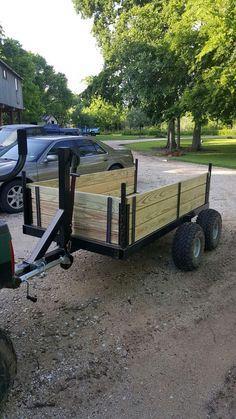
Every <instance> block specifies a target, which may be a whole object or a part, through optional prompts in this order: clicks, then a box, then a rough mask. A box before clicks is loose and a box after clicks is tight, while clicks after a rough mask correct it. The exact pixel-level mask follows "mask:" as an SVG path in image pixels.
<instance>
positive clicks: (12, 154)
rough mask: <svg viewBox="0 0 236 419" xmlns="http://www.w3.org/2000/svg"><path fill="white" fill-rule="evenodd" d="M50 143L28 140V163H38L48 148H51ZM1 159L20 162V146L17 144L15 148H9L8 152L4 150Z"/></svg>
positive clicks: (0, 154) (0, 153)
mask: <svg viewBox="0 0 236 419" xmlns="http://www.w3.org/2000/svg"><path fill="white" fill-rule="evenodd" d="M49 144H50V143H49V142H48V141H44V140H38V139H37V140H36V139H35V140H33V139H28V140H27V147H28V154H27V158H26V161H28V162H29V161H30V162H33V161H36V160H38V158H39V157H40V156H41V154H42V153H43V152H44V150H45V149H46V147H47V146H49ZM0 159H4V160H5V159H6V160H18V145H17V144H15V145H14V146H13V147H11V148H8V150H7V151H6V150H3V151H1V152H0Z"/></svg>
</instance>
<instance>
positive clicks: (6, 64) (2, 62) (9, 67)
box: [0, 59, 23, 80]
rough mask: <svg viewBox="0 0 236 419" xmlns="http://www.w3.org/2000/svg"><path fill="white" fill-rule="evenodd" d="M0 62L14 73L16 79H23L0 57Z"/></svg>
mask: <svg viewBox="0 0 236 419" xmlns="http://www.w3.org/2000/svg"><path fill="white" fill-rule="evenodd" d="M0 64H2V65H3V66H4V67H6V68H7V69H8V70H9V71H11V73H13V74H15V76H17V77H18V79H20V80H23V78H22V77H21V76H19V74H18V73H17V72H16V71H15V70H13V69H12V68H11V67H10V66H9V65H8V64H6V63H5V62H4V61H3V60H1V59H0Z"/></svg>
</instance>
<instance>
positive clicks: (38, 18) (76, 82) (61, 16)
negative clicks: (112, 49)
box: [0, 0, 103, 93]
mask: <svg viewBox="0 0 236 419" xmlns="http://www.w3.org/2000/svg"><path fill="white" fill-rule="evenodd" d="M0 24H1V25H2V27H3V30H4V32H5V36H6V37H8V38H13V39H15V40H17V41H19V42H20V44H21V45H22V47H23V48H24V49H25V50H27V51H31V52H33V53H35V54H39V55H41V56H42V57H44V58H45V59H46V61H47V63H48V64H49V65H52V66H53V67H54V69H55V71H56V72H61V73H64V74H65V76H66V78H67V80H68V87H69V89H71V90H72V92H73V93H81V92H82V91H83V90H84V89H85V87H86V84H85V83H84V82H83V79H84V78H85V77H87V76H91V75H96V74H98V73H99V72H100V71H101V69H102V65H103V59H102V56H101V53H100V51H99V48H98V47H97V45H96V40H95V38H94V37H93V36H92V34H91V28H92V21H90V20H83V19H81V17H80V16H79V15H78V14H76V12H75V10H74V7H73V3H72V0H0Z"/></svg>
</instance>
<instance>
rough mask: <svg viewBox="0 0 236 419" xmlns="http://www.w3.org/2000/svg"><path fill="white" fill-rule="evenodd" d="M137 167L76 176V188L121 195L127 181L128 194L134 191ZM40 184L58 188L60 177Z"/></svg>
mask: <svg viewBox="0 0 236 419" xmlns="http://www.w3.org/2000/svg"><path fill="white" fill-rule="evenodd" d="M134 181H135V168H134V167H129V168H127V169H120V170H111V171H109V172H98V173H91V174H87V175H81V176H79V177H77V178H76V190H78V191H80V192H90V193H95V194H101V195H109V196H120V188H121V183H126V186H127V194H131V193H133V192H134ZM37 185H38V186H47V187H51V188H58V179H52V180H47V181H43V182H39V183H37Z"/></svg>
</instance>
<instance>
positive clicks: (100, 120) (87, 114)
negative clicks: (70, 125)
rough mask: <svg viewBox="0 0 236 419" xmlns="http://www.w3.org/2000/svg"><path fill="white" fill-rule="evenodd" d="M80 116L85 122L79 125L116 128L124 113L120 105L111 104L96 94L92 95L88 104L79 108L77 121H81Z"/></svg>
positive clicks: (103, 128) (122, 119) (123, 117)
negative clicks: (95, 95)
mask: <svg viewBox="0 0 236 419" xmlns="http://www.w3.org/2000/svg"><path fill="white" fill-rule="evenodd" d="M75 112H76V111H75ZM74 117H75V115H74ZM82 118H83V121H87V123H82V124H81V126H88V127H92V126H97V127H100V128H101V129H102V130H108V129H109V130H111V129H115V130H117V129H118V128H119V127H120V126H121V124H122V122H123V121H124V119H125V113H124V111H123V110H122V108H121V107H120V106H118V105H117V106H113V105H112V104H110V103H109V102H107V101H105V100H104V99H102V98H101V97H100V96H98V97H93V99H92V100H91V103H90V105H89V106H87V107H83V108H82V109H81V113H80V116H79V117H78V121H79V123H81V122H82Z"/></svg>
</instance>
